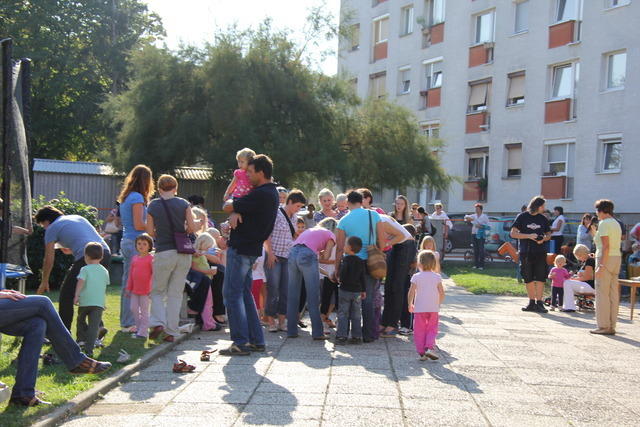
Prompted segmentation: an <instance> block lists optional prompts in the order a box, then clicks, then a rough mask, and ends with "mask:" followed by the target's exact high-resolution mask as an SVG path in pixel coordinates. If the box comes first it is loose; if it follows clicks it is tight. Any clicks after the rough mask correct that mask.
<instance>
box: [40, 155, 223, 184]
mask: <svg viewBox="0 0 640 427" xmlns="http://www.w3.org/2000/svg"><path fill="white" fill-rule="evenodd" d="M33 171H34V172H47V173H65V174H77V175H103V176H121V175H124V174H122V173H120V172H116V171H115V170H114V169H113V167H112V166H111V165H110V164H108V163H99V162H73V161H69V160H52V159H34V164H33ZM174 174H175V176H176V178H178V179H184V180H190V181H208V180H210V179H211V178H212V177H213V169H211V168H206V167H187V166H183V167H179V168H176V169H175V171H174Z"/></svg>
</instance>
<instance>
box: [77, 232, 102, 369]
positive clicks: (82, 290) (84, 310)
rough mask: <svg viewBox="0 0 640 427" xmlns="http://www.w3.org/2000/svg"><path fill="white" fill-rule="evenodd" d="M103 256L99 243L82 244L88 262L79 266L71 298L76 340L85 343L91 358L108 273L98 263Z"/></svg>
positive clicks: (100, 317)
mask: <svg viewBox="0 0 640 427" xmlns="http://www.w3.org/2000/svg"><path fill="white" fill-rule="evenodd" d="M102 256H103V249H102V245H101V244H100V243H98V242H89V243H87V245H86V246H85V247H84V262H85V263H86V264H87V265H85V266H84V267H82V268H81V269H80V273H79V274H78V284H77V286H76V294H75V297H74V299H73V303H74V304H76V305H78V320H77V322H78V323H77V329H76V334H77V338H78V343H84V352H85V353H86V355H87V356H89V357H93V347H94V346H95V345H96V339H97V338H98V330H99V329H100V324H101V323H102V312H103V311H104V309H105V299H106V293H107V285H109V272H108V271H107V269H106V268H104V267H103V266H102V265H101V264H100V261H102Z"/></svg>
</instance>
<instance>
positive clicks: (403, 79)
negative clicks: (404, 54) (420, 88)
mask: <svg viewBox="0 0 640 427" xmlns="http://www.w3.org/2000/svg"><path fill="white" fill-rule="evenodd" d="M398 76H399V83H400V87H399V88H398V93H400V94H405V93H409V92H410V91H411V68H400V69H399V70H398Z"/></svg>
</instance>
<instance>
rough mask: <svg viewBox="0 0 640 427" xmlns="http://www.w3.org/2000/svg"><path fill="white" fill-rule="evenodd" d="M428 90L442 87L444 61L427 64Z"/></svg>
mask: <svg viewBox="0 0 640 427" xmlns="http://www.w3.org/2000/svg"><path fill="white" fill-rule="evenodd" d="M425 77H426V82H427V87H426V89H427V90H429V89H434V88H437V87H442V61H433V62H429V63H427V64H425Z"/></svg>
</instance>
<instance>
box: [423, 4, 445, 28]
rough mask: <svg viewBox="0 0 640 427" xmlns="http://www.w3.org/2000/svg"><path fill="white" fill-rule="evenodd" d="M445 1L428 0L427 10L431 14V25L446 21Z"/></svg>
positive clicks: (429, 20)
mask: <svg viewBox="0 0 640 427" xmlns="http://www.w3.org/2000/svg"><path fill="white" fill-rule="evenodd" d="M444 2H445V0H427V3H426V7H425V10H426V11H427V12H428V14H429V19H428V22H429V25H436V24H439V23H441V22H444Z"/></svg>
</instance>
